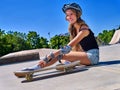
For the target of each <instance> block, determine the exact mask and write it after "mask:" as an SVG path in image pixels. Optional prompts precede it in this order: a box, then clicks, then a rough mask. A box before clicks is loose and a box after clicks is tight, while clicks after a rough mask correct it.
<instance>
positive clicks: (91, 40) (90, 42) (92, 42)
mask: <svg viewBox="0 0 120 90" xmlns="http://www.w3.org/2000/svg"><path fill="white" fill-rule="evenodd" d="M89 31H90V33H89V35H88V36H86V37H85V38H83V39H82V40H81V41H80V45H81V46H82V48H83V50H84V51H88V50H90V49H99V47H98V44H97V42H96V39H95V37H94V33H93V32H92V31H91V30H90V29H89Z"/></svg>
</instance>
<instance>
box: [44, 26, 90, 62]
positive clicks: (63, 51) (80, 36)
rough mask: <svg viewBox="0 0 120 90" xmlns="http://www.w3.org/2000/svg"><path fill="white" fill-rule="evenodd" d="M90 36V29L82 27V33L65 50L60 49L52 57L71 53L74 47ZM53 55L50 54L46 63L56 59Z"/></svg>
mask: <svg viewBox="0 0 120 90" xmlns="http://www.w3.org/2000/svg"><path fill="white" fill-rule="evenodd" d="M82 29H83V30H82ZM88 34H89V30H88V27H87V26H82V27H81V31H80V32H78V34H77V36H76V37H75V38H74V39H73V40H72V41H70V42H69V43H68V44H67V46H65V47H63V49H59V50H57V51H55V52H53V53H52V55H54V57H57V56H59V55H62V54H67V53H69V52H70V51H71V47H73V46H74V45H76V44H77V43H79V42H80V41H81V40H82V39H83V38H84V37H86V36H87V35H88ZM52 55H51V54H49V55H48V56H46V58H44V61H46V62H49V61H50V60H51V59H53V58H54V57H52ZM45 59H46V60H45Z"/></svg>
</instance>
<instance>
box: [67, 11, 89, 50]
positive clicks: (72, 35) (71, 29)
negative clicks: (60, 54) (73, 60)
mask: <svg viewBox="0 0 120 90" xmlns="http://www.w3.org/2000/svg"><path fill="white" fill-rule="evenodd" d="M71 10H72V11H73V12H74V13H76V17H77V23H78V25H80V27H81V26H82V25H86V26H88V25H87V24H86V23H85V21H84V20H82V19H81V13H80V12H78V11H76V10H74V9H71ZM68 30H69V33H70V41H71V40H72V39H74V38H75V36H76V35H77V30H76V28H75V27H74V25H73V24H70V25H69V28H68ZM72 50H73V51H83V49H82V47H81V45H80V44H79V43H78V44H77V45H75V46H74V47H73V48H72Z"/></svg>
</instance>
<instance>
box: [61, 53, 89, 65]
mask: <svg viewBox="0 0 120 90" xmlns="http://www.w3.org/2000/svg"><path fill="white" fill-rule="evenodd" d="M63 59H64V60H68V61H70V62H73V61H76V60H80V63H81V64H84V65H90V64H91V63H90V60H89V59H88V57H87V54H86V52H73V51H71V52H70V53H68V54H65V55H64V56H63Z"/></svg>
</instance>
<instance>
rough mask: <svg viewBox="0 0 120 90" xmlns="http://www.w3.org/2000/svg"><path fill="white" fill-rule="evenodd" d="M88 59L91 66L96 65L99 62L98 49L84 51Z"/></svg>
mask: <svg viewBox="0 0 120 90" xmlns="http://www.w3.org/2000/svg"><path fill="white" fill-rule="evenodd" d="M86 53H87V56H88V59H89V60H90V62H91V65H95V64H98V62H99V49H91V50H88V51H86Z"/></svg>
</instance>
